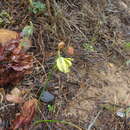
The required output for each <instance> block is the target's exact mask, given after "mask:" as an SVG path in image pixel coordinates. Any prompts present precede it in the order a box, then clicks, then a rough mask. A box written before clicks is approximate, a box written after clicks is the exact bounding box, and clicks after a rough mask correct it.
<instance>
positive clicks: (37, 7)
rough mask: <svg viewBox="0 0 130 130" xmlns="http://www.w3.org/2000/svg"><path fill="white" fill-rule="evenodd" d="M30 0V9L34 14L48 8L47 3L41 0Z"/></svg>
mask: <svg viewBox="0 0 130 130" xmlns="http://www.w3.org/2000/svg"><path fill="white" fill-rule="evenodd" d="M29 2H30V7H29V11H30V12H32V13H34V14H38V13H41V12H43V11H44V10H45V9H46V6H45V4H43V3H42V2H40V1H32V0H29Z"/></svg>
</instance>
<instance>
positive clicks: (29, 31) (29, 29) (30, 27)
mask: <svg viewBox="0 0 130 130" xmlns="http://www.w3.org/2000/svg"><path fill="white" fill-rule="evenodd" d="M33 30H34V27H33V23H32V22H31V21H30V25H28V26H25V27H24V28H23V30H22V35H23V36H24V37H26V38H29V37H30V36H32V34H33Z"/></svg>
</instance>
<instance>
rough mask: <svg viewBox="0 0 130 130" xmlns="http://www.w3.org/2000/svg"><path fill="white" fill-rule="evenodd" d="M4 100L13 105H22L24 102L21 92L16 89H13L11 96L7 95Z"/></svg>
mask: <svg viewBox="0 0 130 130" xmlns="http://www.w3.org/2000/svg"><path fill="white" fill-rule="evenodd" d="M6 100H7V101H9V102H13V103H23V102H24V99H23V97H22V93H21V90H19V89H18V88H14V89H13V90H12V91H11V94H7V95H6Z"/></svg>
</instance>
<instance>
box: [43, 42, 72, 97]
mask: <svg viewBox="0 0 130 130" xmlns="http://www.w3.org/2000/svg"><path fill="white" fill-rule="evenodd" d="M64 48H65V43H64V42H60V43H59V44H58V51H57V58H56V59H55V63H54V65H53V67H52V69H51V70H50V71H49V73H48V76H47V79H46V81H45V86H44V88H43V89H42V91H41V94H40V99H41V97H42V95H43V93H44V92H45V90H46V89H47V87H48V82H49V80H51V77H52V72H53V71H56V70H57V69H58V70H59V71H60V72H63V73H65V74H66V73H69V72H70V68H71V67H72V61H73V59H72V58H66V57H63V56H62V55H61V50H62V49H64Z"/></svg>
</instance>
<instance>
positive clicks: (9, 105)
mask: <svg viewBox="0 0 130 130" xmlns="http://www.w3.org/2000/svg"><path fill="white" fill-rule="evenodd" d="M14 105H15V103H12V104H7V105H4V106H3V107H1V108H0V111H1V110H3V109H5V108H6V107H8V106H14Z"/></svg>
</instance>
